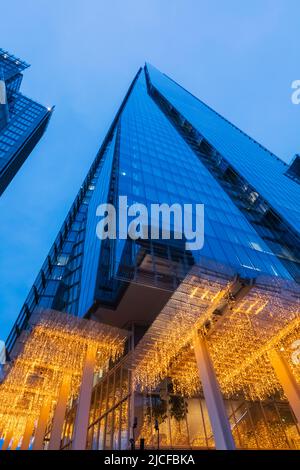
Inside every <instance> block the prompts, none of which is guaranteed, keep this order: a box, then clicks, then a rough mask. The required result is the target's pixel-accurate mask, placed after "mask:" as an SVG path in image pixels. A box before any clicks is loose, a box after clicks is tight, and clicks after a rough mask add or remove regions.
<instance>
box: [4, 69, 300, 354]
mask: <svg viewBox="0 0 300 470" xmlns="http://www.w3.org/2000/svg"><path fill="white" fill-rule="evenodd" d="M286 169H287V165H285V164H284V163H283V162H281V161H280V160H279V159H278V158H277V157H276V156H275V155H273V154H272V153H270V152H268V151H267V150H266V149H264V148H263V147H262V146H260V145H259V144H258V143H256V142H255V141H254V140H252V139H251V138H250V137H248V136H247V135H246V134H244V133H243V132H242V131H240V130H239V129H237V128H236V127H235V126H233V125H232V124H230V123H229V122H228V121H226V120H225V119H224V118H223V117H221V116H220V115H219V114H218V113H216V112H215V111H213V110H212V109H210V108H208V107H207V106H206V105H204V104H203V103H202V102H201V101H200V100H198V99H197V98H195V97H193V96H192V95H191V94H189V93H188V92H187V91H185V90H184V89H183V88H181V87H180V86H179V85H178V84H176V83H175V82H173V81H172V80H171V79H169V78H168V77H166V76H165V75H164V74H162V73H161V72H159V71H158V70H156V69H155V68H154V67H152V66H150V65H146V66H145V67H144V68H142V69H140V70H139V72H138V73H137V75H136V77H135V78H134V80H133V82H132V84H131V86H130V88H129V90H128V92H127V94H126V96H125V98H124V101H123V103H122V105H121V107H120V109H119V111H118V112H117V115H116V117H115V119H114V121H113V123H112V125H111V127H110V129H109V131H108V134H107V136H106V138H105V139H104V142H103V144H102V146H101V148H100V150H99V152H98V154H97V156H96V158H95V160H94V162H93V164H92V166H91V169H90V170H89V172H88V175H87V177H86V179H85V180H84V182H83V184H82V186H81V188H80V190H79V193H78V195H77V197H76V199H75V201H74V203H73V205H72V207H71V209H70V211H69V213H68V215H67V217H66V220H65V222H64V224H63V226H62V228H61V230H60V231H59V234H58V236H57V238H56V240H55V242H54V244H53V246H52V248H51V250H50V252H49V254H48V256H47V258H46V260H45V262H44V264H43V266H42V269H41V271H40V273H39V274H38V277H37V279H36V281H35V283H34V285H33V287H32V289H31V291H30V293H29V295H28V297H27V299H26V302H25V304H24V306H23V308H22V311H21V313H20V315H19V317H18V319H17V321H16V323H15V325H14V327H13V329H12V332H11V334H10V336H9V338H8V341H7V348H8V350H9V351H11V350H12V348H13V345H14V343H15V341H16V339H17V337H18V336H19V335H20V333H21V331H22V330H23V329H24V328H26V327H27V324H28V320H29V318H30V316H31V314H32V313H33V311H34V310H35V309H36V308H37V307H42V308H54V309H58V310H62V311H65V312H68V313H70V314H72V315H78V316H87V317H89V316H91V315H93V313H94V312H95V310H96V309H98V308H99V307H101V309H102V310H103V311H105V312H106V313H107V315H108V317H109V315H111V318H113V313H114V312H116V310H117V307H118V304H119V302H120V299H121V298H122V296H123V295H124V292H126V290H127V289H129V288H130V286H131V285H133V284H134V283H141V284H145V285H151V286H152V287H154V288H155V287H157V288H159V289H162V290H166V291H167V290H168V291H170V292H172V290H173V289H175V288H176V287H177V286H178V284H179V283H180V282H181V280H182V279H183V277H184V275H185V273H186V272H187V271H188V270H189V269H190V267H191V266H192V265H193V264H195V263H197V264H201V263H202V264H203V263H211V265H214V266H215V267H217V266H218V265H222V266H228V267H229V268H230V269H231V270H233V271H234V272H235V273H236V274H237V275H239V276H241V277H244V278H245V277H247V278H255V277H256V276H257V275H259V274H266V275H268V276H273V277H274V278H284V279H295V280H299V272H300V271H299V220H300V219H299V212H298V211H299V208H297V207H296V202H297V201H299V195H300V194H299V187H298V186H297V183H296V182H295V181H292V180H291V178H289V177H288V176H286V175H285V171H286ZM278 188H280V191H278ZM278 193H280V195H278ZM119 196H126V197H127V201H128V205H130V204H133V203H140V204H143V205H144V206H146V207H147V208H150V205H151V204H161V203H165V204H169V205H171V204H174V203H178V204H204V206H205V223H204V246H203V248H202V249H201V250H197V251H189V250H186V249H185V245H184V240H183V241H182V240H176V239H174V238H173V239H170V240H161V239H159V240H142V239H137V240H135V241H134V240H131V239H129V238H127V239H124V240H119V239H117V240H110V239H108V238H107V239H105V240H99V239H98V238H97V237H96V227H97V223H98V222H99V217H98V216H97V214H96V210H97V207H98V205H99V204H101V203H110V204H114V206H115V207H116V208H117V209H118V201H119ZM297 198H298V199H297ZM291 211H292V212H291ZM298 219H299V220H298ZM153 292H155V291H153ZM154 295H155V294H154ZM128 308H129V307H128ZM112 321H113V320H112Z"/></svg>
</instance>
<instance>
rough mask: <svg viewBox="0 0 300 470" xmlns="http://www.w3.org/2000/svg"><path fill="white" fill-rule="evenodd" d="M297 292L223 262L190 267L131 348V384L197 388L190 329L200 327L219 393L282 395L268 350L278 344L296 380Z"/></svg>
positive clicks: (299, 324)
mask: <svg viewBox="0 0 300 470" xmlns="http://www.w3.org/2000/svg"><path fill="white" fill-rule="evenodd" d="M299 299H300V288H299V286H298V285H297V284H295V283H293V282H287V281H283V280H279V279H277V278H267V277H258V278H257V279H256V280H252V281H250V280H249V281H247V280H242V279H239V278H237V277H235V276H234V275H233V274H232V273H230V272H229V271H226V270H225V269H223V270H220V269H218V270H215V271H213V270H208V269H204V268H200V267H197V266H196V267H193V268H192V270H191V271H190V273H189V274H188V275H187V276H186V278H185V279H184V281H183V282H182V284H181V285H180V286H179V288H178V289H177V290H176V291H175V293H174V294H173V296H172V297H171V298H170V300H169V301H168V303H167V304H166V306H165V307H164V308H163V310H162V311H161V312H160V314H159V315H158V317H157V318H156V320H155V321H154V323H153V324H152V326H151V327H150V328H149V330H148V331H147V333H146V334H145V335H144V337H143V338H142V340H141V341H140V343H139V344H138V346H137V347H136V350H135V353H134V358H133V369H134V381H135V385H136V387H137V388H140V389H142V390H151V389H155V387H156V386H157V385H158V384H159V382H160V381H161V380H162V379H164V378H166V377H169V378H171V380H172V383H173V387H174V390H175V392H178V393H181V394H184V395H186V396H192V395H195V394H197V393H199V392H200V391H201V384H200V380H199V374H198V369H197V364H196V360H195V354H194V349H193V336H194V335H195V334H199V335H201V336H203V337H205V338H206V343H207V347H208V351H209V353H210V357H211V360H212V363H213V366H214V370H215V373H216V376H217V379H218V382H219V385H220V388H221V391H222V393H223V395H224V396H226V397H233V396H237V395H238V394H243V396H244V397H246V398H247V399H250V400H257V399H263V398H266V397H268V396H271V395H274V394H279V395H281V396H282V395H283V391H282V388H281V386H280V384H279V382H278V379H277V378H276V375H275V373H274V371H273V368H272V366H271V362H270V360H269V353H270V352H271V351H272V350H273V349H274V348H275V349H279V350H280V351H281V353H282V354H283V355H285V357H286V360H287V361H288V362H289V364H290V366H291V369H292V370H293V373H294V375H295V378H296V380H297V381H299V382H300V370H299V369H300V366H298V367H297V365H295V361H294V362H293V360H292V357H295V351H294V356H293V348H294V347H295V344H297V343H295V341H296V340H300V312H299ZM299 343H300V342H299ZM299 349H300V347H299ZM299 357H300V354H299Z"/></svg>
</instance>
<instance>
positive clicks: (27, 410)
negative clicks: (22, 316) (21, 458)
mask: <svg viewBox="0 0 300 470" xmlns="http://www.w3.org/2000/svg"><path fill="white" fill-rule="evenodd" d="M126 336H127V334H126V332H124V331H122V330H120V329H117V328H113V327H110V326H108V325H104V324H101V323H99V322H95V321H92V320H86V319H80V318H77V317H73V316H71V315H68V314H65V313H61V312H57V311H54V310H46V311H42V312H38V313H37V314H36V315H34V316H33V317H32V320H31V331H30V332H24V333H23V337H22V340H21V342H20V344H19V347H20V348H21V351H20V353H19V354H18V355H17V357H16V358H15V359H14V361H13V363H12V365H11V368H10V370H9V372H8V374H7V376H6V378H5V380H4V382H3V383H2V384H1V385H0V433H1V435H2V436H5V435H6V434H7V433H8V432H12V433H13V436H14V439H16V438H20V437H21V436H22V435H23V433H24V430H25V426H26V422H27V420H28V418H30V419H33V420H35V421H36V420H37V419H38V416H39V413H40V410H41V406H42V404H43V403H44V402H45V400H46V399H50V400H52V402H55V401H56V400H57V397H58V393H59V389H60V385H61V383H62V379H63V376H64V375H65V374H69V375H70V376H71V394H70V395H71V396H74V395H76V394H77V393H78V390H79V387H80V383H81V375H82V368H83V365H84V360H85V356H86V351H87V348H88V346H89V345H93V346H95V347H96V348H97V359H96V369H95V371H97V370H100V369H102V368H104V367H105V366H106V364H107V363H108V361H109V360H115V359H116V358H117V357H118V356H120V355H121V354H122V353H123V350H124V344H125V339H126Z"/></svg>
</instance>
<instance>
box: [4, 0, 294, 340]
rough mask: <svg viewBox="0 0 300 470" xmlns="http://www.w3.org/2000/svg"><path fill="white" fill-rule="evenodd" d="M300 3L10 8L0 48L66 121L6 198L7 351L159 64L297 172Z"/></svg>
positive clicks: (165, 1)
mask: <svg viewBox="0 0 300 470" xmlns="http://www.w3.org/2000/svg"><path fill="white" fill-rule="evenodd" d="M299 17H300V3H299V1H298V0H282V1H281V0H270V1H268V0H253V1H252V2H249V3H248V4H247V5H246V2H241V1H234V0H227V1H226V2H224V1H223V0H206V1H204V0H151V1H150V0H149V1H148V0H109V1H107V0H106V1H104V0H84V1H83V0H52V1H51V2H48V1H46V0H26V1H23V2H22V1H20V0H10V2H5V3H4V4H3V5H2V6H1V29H0V47H2V48H4V49H7V50H8V51H10V52H11V53H13V54H15V55H17V56H19V57H21V58H22V59H24V60H26V61H28V62H29V63H31V65H32V66H31V68H30V69H28V70H27V71H25V74H24V81H23V88H22V90H23V92H24V93H25V94H27V95H28V96H30V97H32V98H34V99H36V100H37V101H40V102H41V103H43V104H45V105H53V104H54V105H55V106H56V109H55V112H54V114H53V117H52V120H51V122H50V125H49V127H48V130H47V133H46V134H45V136H44V137H43V139H42V141H41V142H40V144H39V145H38V146H37V148H36V149H35V150H34V151H33V152H32V154H31V156H30V157H29V158H28V160H27V162H26V163H25V165H24V166H23V168H22V169H21V170H20V171H19V173H18V175H17V176H16V177H15V178H14V180H13V182H12V183H11V184H10V186H9V187H8V189H7V190H6V191H5V193H4V194H3V196H2V197H1V198H0V220H1V226H0V338H2V339H5V338H6V336H7V334H8V333H9V330H10V328H11V326H12V324H13V322H14V320H15V318H16V317H17V315H18V313H19V311H20V309H21V306H22V304H23V302H24V300H25V298H26V295H27V293H28V291H29V289H30V287H31V285H32V283H33V282H34V279H35V277H36V274H37V272H38V270H39V268H40V267H41V264H42V262H43V261H44V259H45V257H46V255H47V252H48V250H49V248H50V246H51V244H52V242H53V240H54V238H55V236H56V233H57V231H58V229H59V228H60V226H61V224H62V222H63V219H64V217H65V215H66V212H67V210H68V209H69V207H70V205H71V203H72V201H73V199H74V197H75V195H76V193H77V190H78V188H79V186H80V184H81V182H82V180H83V178H84V176H85V174H86V172H87V170H88V168H89V166H90V164H91V162H92V160H93V158H94V156H95V154H96V152H97V150H98V148H99V146H100V144H101V141H102V139H103V137H104V135H105V133H106V131H107V129H108V127H109V125H110V123H111V120H112V118H113V116H114V114H115V112H116V110H117V108H118V106H119V104H120V102H121V100H122V98H123V96H124V94H125V92H126V90H127V88H128V85H129V84H130V82H131V80H132V78H133V76H134V75H135V73H136V71H137V69H138V67H139V66H141V65H143V64H144V62H145V61H148V62H150V63H152V64H153V65H155V66H156V67H157V68H159V69H160V70H161V71H163V72H165V73H167V74H168V75H170V76H171V77H172V78H173V79H175V80H176V81H178V82H179V83H180V84H181V85H183V86H184V87H185V88H187V89H188V90H189V91H191V92H192V93H194V94H195V95H196V96H199V97H200V98H201V99H203V100H204V101H205V102H207V103H208V104H209V105H210V106H212V107H214V108H215V109H216V110H217V111H219V112H220V113H222V114H224V115H225V117H227V118H228V119H230V120H231V121H233V122H234V123H235V124H237V125H238V126H239V127H240V128H241V129H243V130H244V131H246V132H248V133H249V134H250V135H251V136H252V137H254V138H255V139H257V140H258V141H260V142H261V143H262V144H263V145H265V146H266V147H268V148H269V149H270V150H272V151H273V152H275V153H276V154H278V156H280V157H281V158H282V159H284V160H287V161H288V160H290V159H291V157H292V156H293V155H294V153H296V152H299V150H300V142H299V135H300V133H299V123H300V105H299V106H296V105H293V104H292V102H291V92H292V90H291V82H292V81H293V80H296V79H300V66H299V56H300V51H299Z"/></svg>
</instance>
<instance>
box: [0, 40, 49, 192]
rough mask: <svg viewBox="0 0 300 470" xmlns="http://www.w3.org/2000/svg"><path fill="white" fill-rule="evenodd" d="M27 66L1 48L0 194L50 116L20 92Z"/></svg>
mask: <svg viewBox="0 0 300 470" xmlns="http://www.w3.org/2000/svg"><path fill="white" fill-rule="evenodd" d="M27 67H29V65H28V64H27V63H26V62H24V61H22V60H20V59H18V58H17V57H14V56H13V55H11V54H9V53H8V52H7V51H4V50H3V49H0V195H1V194H2V193H3V191H4V190H5V189H6V187H7V186H8V185H9V183H10V182H11V180H12V179H13V177H14V176H15V175H16V173H17V172H18V170H19V169H20V167H21V166H22V165H23V163H24V162H25V160H26V158H27V157H28V155H29V154H30V152H31V151H32V150H33V148H34V147H35V146H36V144H37V143H38V141H39V140H40V138H41V137H42V135H43V133H44V132H45V129H46V126H47V124H48V121H49V119H50V116H51V113H52V109H48V108H46V107H45V106H42V105H41V104H39V103H36V102H35V101H33V100H31V99H30V98H27V97H26V96H24V95H22V94H21V93H20V86H21V82H22V78H23V74H22V72H23V70H25V69H26V68H27Z"/></svg>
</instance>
